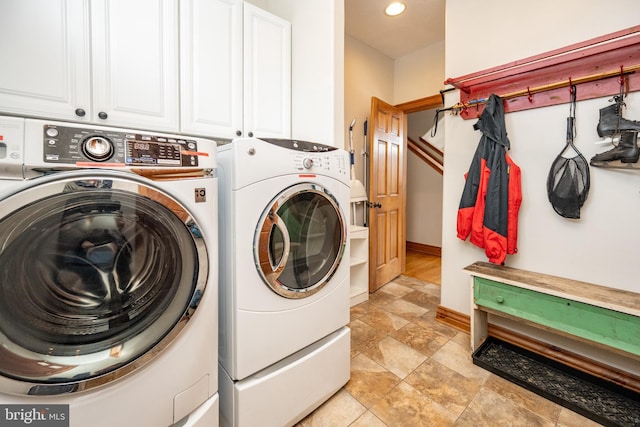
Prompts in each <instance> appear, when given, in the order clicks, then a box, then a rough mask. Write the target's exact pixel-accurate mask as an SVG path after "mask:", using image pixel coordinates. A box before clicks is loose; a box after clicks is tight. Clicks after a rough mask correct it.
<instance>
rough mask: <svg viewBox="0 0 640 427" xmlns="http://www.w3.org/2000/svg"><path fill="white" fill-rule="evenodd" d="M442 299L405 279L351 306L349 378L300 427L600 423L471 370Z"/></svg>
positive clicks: (465, 339) (465, 340)
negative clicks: (445, 318)
mask: <svg viewBox="0 0 640 427" xmlns="http://www.w3.org/2000/svg"><path fill="white" fill-rule="evenodd" d="M439 301H440V287H439V286H438V285H436V284H431V283H426V282H422V281H420V280H418V279H415V278H411V277H408V276H400V277H399V278H397V279H395V280H393V281H392V282H390V283H388V284H386V285H385V286H383V287H382V288H380V289H379V290H378V291H377V292H375V293H373V294H371V295H370V299H369V301H367V302H364V303H361V304H358V305H357V306H354V307H352V308H351V322H350V325H349V326H350V327H351V379H350V381H349V382H348V383H347V384H346V385H345V386H344V387H343V388H342V389H341V390H339V391H338V392H337V393H336V394H335V395H333V396H332V397H331V398H330V399H329V400H328V401H327V402H325V403H324V404H323V405H322V406H320V407H319V408H318V409H316V410H315V411H314V412H313V413H311V414H310V415H309V416H307V417H306V418H305V419H303V420H302V421H301V422H300V423H298V424H297V427H346V426H351V427H384V426H388V427H396V426H397V427H410V426H420V427H425V426H429V427H431V426H434V427H436V426H437V427H439V426H491V427H495V426H509V427H511V426H550V427H552V426H558V427H574V426H575V427H592V426H598V425H599V424H597V423H595V422H593V421H591V420H589V419H588V418H585V417H583V416H581V415H579V414H576V413H574V412H572V411H570V410H568V409H566V408H563V407H562V406H559V405H557V404H555V403H553V402H551V401H549V400H546V399H544V398H542V397H540V396H538V395H537V394H535V393H532V392H530V391H528V390H525V389H523V388H521V387H519V386H517V385H515V384H512V383H510V382H508V381H506V380H504V379H502V378H500V377H498V376H496V375H494V374H492V373H490V372H489V371H486V370H484V369H482V368H480V367H478V366H476V365H474V364H473V362H472V361H471V355H470V350H469V335H468V334H466V333H463V332H460V331H458V330H457V329H455V328H452V327H449V326H447V325H443V324H442V323H439V322H436V320H435V314H436V309H437V306H438V304H439Z"/></svg>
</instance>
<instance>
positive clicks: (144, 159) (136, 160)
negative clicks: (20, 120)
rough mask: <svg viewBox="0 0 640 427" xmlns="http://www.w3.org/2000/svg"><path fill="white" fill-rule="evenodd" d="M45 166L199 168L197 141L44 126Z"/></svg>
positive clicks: (101, 130) (105, 130) (125, 132)
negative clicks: (98, 164) (46, 164)
mask: <svg viewBox="0 0 640 427" xmlns="http://www.w3.org/2000/svg"><path fill="white" fill-rule="evenodd" d="M43 144H44V145H43V156H44V158H43V160H44V162H45V163H66V164H77V163H79V162H80V163H87V162H88V163H110V164H122V165H125V166H154V167H158V166H168V167H181V166H186V167H197V166H198V146H197V143H196V141H195V140H190V139H186V138H181V137H177V136H166V135H164V136H163V135H155V134H146V133H137V132H127V131H118V130H107V129H101V128H78V127H71V126H61V125H53V124H46V125H44V126H43Z"/></svg>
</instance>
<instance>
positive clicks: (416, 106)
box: [365, 93, 443, 292]
mask: <svg viewBox="0 0 640 427" xmlns="http://www.w3.org/2000/svg"><path fill="white" fill-rule="evenodd" d="M442 105H443V95H442V94H441V93H439V94H437V95H431V96H427V97H424V98H419V99H415V100H412V101H407V102H404V103H401V104H396V105H393V107H394V108H397V109H400V110H402V112H403V113H404V115H405V116H406V115H408V114H410V113H416V112H419V111H424V110H431V109H433V108H437V107H441V106H442ZM406 127H407V121H406V120H404V129H403V138H402V152H403V156H404V159H402V161H403V162H405V164H406V156H407V132H406V130H407V129H406ZM373 144H374V132H368V135H367V140H366V145H367V151H368V153H372V152H373V148H374V147H373ZM367 163H369V162H367ZM367 172H368V173H369V179H368V182H371V176H372V171H371V170H367V171H365V173H367ZM405 172H406V171H405ZM405 179H406V175H405ZM403 184H404V183H403ZM369 185H371V184H369ZM405 197H406V195H405ZM368 209H372V207H369V208H368ZM403 214H404V215H405V216H406V205H405V207H404V212H403ZM367 216H368V217H370V215H367ZM405 226H406V224H405ZM375 232H376V231H375V230H374V229H373V228H372V227H369V233H370V236H369V242H373V241H377V240H376V239H375V238H373V237H375V236H371V233H375ZM403 236H404V242H403V244H402V245H401V248H400V251H401V252H402V254H403V256H402V259H403V260H405V262H403V263H402V273H404V272H405V271H406V244H407V242H406V233H404V234H403ZM371 249H372V248H370V250H369V254H370V257H371V256H372V255H373V251H372V250H371ZM369 265H370V266H371V265H375V263H374V260H373V259H369ZM370 270H371V268H370ZM373 280H374V277H373V274H371V271H370V274H369V292H371V290H372V284H373Z"/></svg>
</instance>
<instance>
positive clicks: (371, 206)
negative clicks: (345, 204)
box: [367, 202, 382, 208]
mask: <svg viewBox="0 0 640 427" xmlns="http://www.w3.org/2000/svg"><path fill="white" fill-rule="evenodd" d="M367 207H368V208H381V207H382V203H380V202H374V203H371V202H367Z"/></svg>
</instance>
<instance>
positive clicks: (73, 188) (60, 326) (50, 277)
mask: <svg viewBox="0 0 640 427" xmlns="http://www.w3.org/2000/svg"><path fill="white" fill-rule="evenodd" d="M216 167H217V164H216V148H215V143H213V142H212V141H208V140H203V139H197V138H185V137H181V136H176V135H168V134H156V133H150V132H144V131H136V130H127V129H115V128H107V127H100V126H91V125H87V124H82V125H78V124H71V123H63V122H53V121H44V120H34V119H23V118H17V117H0V361H1V362H0V406H2V407H3V408H2V410H1V411H0V417H3V416H5V418H6V417H9V418H12V419H19V417H20V416H22V417H25V416H27V415H25V414H36V415H38V416H47V417H48V416H51V417H53V416H55V417H56V418H55V419H56V420H62V421H61V422H63V424H55V425H67V426H70V427H87V426H91V427H98V426H101V427H113V426H136V427H166V426H178V425H179V426H199V427H205V426H206V427H210V426H217V425H218V411H219V410H218V406H219V400H218V378H217V372H218V366H217V303H218V300H217V296H218V294H217V220H216V215H217V178H216ZM21 414H22V415H21ZM15 417H18V418H15ZM64 422H66V424H64ZM0 424H3V423H2V422H0ZM3 425H4V424H3ZM21 425H22V424H21ZM47 425H54V424H47Z"/></svg>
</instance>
